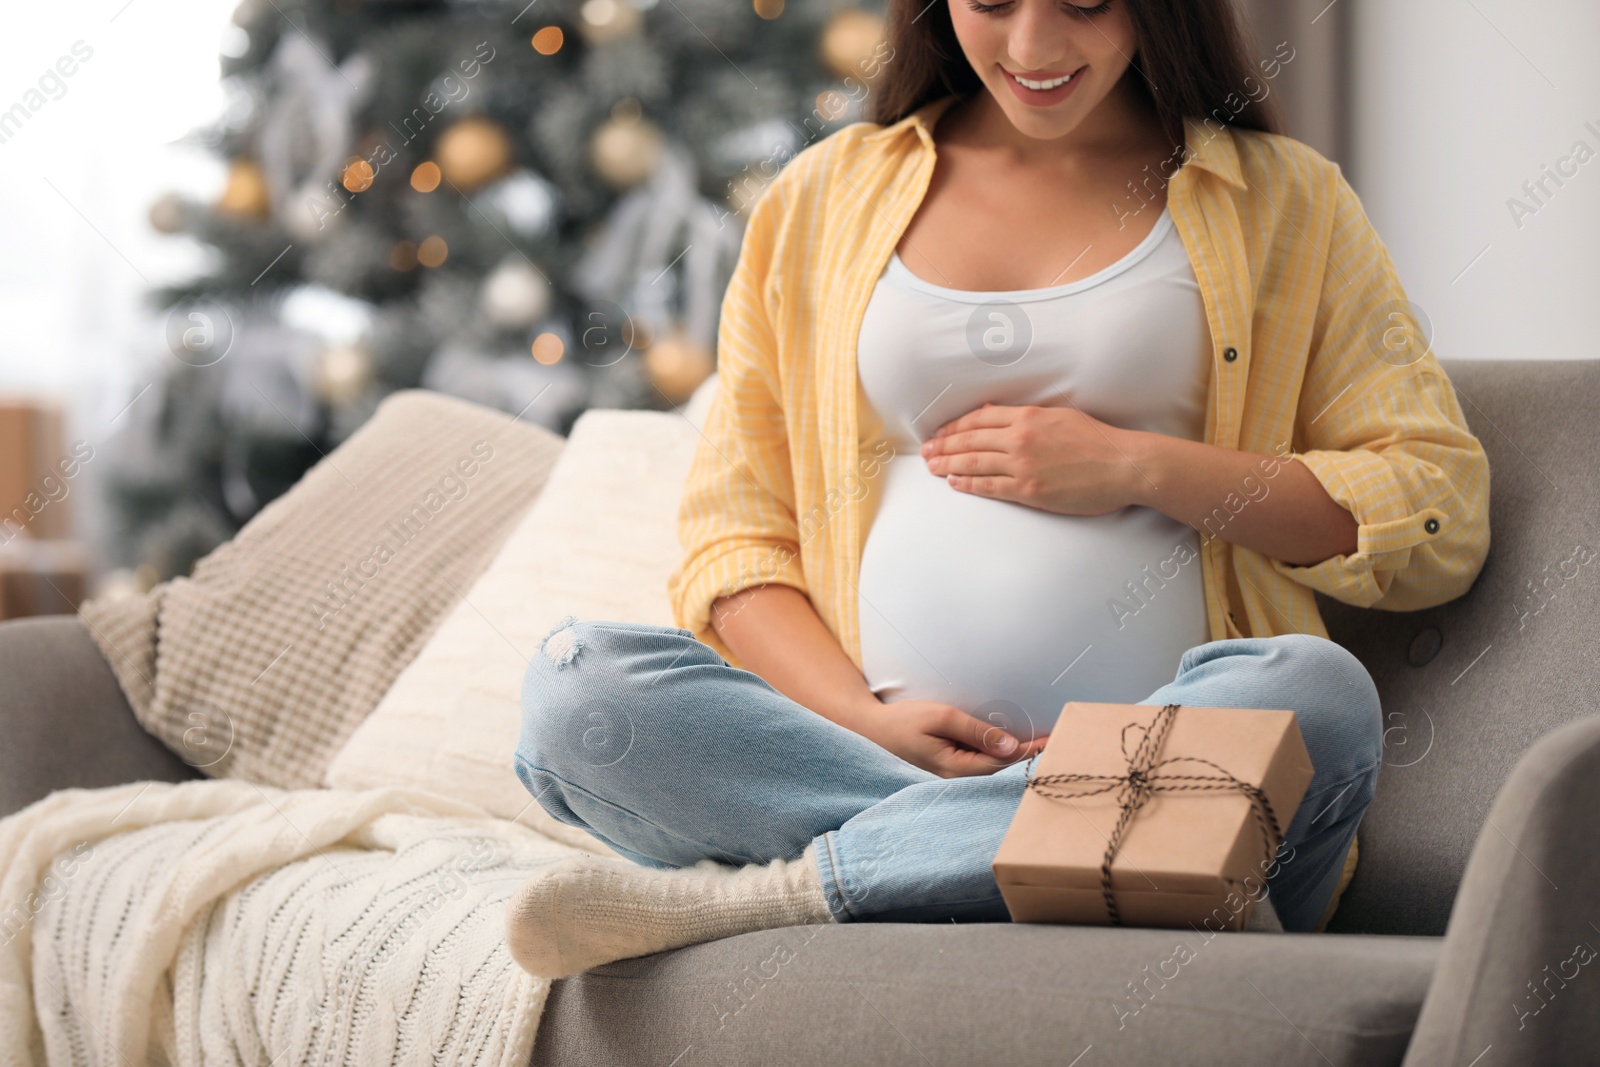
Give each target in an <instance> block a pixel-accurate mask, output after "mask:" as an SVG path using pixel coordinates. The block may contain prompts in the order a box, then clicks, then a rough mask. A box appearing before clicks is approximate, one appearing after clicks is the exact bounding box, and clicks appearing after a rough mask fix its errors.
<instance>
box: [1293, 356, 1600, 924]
mask: <svg viewBox="0 0 1600 1067" xmlns="http://www.w3.org/2000/svg"><path fill="white" fill-rule="evenodd" d="M1443 366H1444V367H1445V370H1446V373H1447V374H1448V375H1449V376H1450V379H1451V382H1452V383H1453V384H1454V385H1455V387H1456V394H1457V395H1458V396H1459V397H1460V399H1461V407H1462V410H1463V411H1464V412H1465V414H1466V417H1467V422H1468V423H1469V425H1470V426H1471V429H1472V432H1473V433H1474V434H1476V435H1477V436H1478V438H1479V440H1481V441H1482V442H1483V446H1484V450H1485V451H1486V452H1487V453H1488V456H1489V467H1490V476H1491V479H1492V490H1491V492H1490V495H1489V496H1490V515H1489V528H1490V534H1491V538H1492V543H1491V546H1490V549H1489V557H1488V560H1487V561H1486V562H1485V564H1484V568H1483V571H1482V572H1481V573H1480V574H1479V575H1478V578H1477V581H1476V582H1475V583H1474V584H1473V586H1472V588H1471V589H1470V590H1469V591H1468V592H1467V593H1466V594H1465V595H1464V596H1462V597H1459V598H1457V599H1456V600H1454V601H1451V602H1450V603H1448V604H1443V605H1440V606H1439V607H1436V608H1429V609H1427V610H1424V611H1416V612H1386V611H1373V610H1366V609H1359V608H1352V607H1350V606H1348V605H1345V604H1341V603H1338V602H1337V601H1334V600H1331V599H1328V598H1325V597H1321V596H1319V597H1318V606H1319V607H1320V608H1321V611H1322V617H1323V619H1324V620H1325V621H1326V623H1327V626H1328V630H1329V634H1330V636H1331V637H1332V638H1333V639H1334V640H1335V641H1337V642H1339V643H1340V644H1341V645H1343V646H1345V647H1346V648H1348V649H1349V650H1350V651H1351V652H1353V653H1354V654H1355V655H1356V657H1357V658H1359V659H1360V660H1361V662H1362V663H1363V664H1365V665H1366V667H1367V670H1368V671H1370V672H1371V674H1372V677H1373V680H1374V682H1376V683H1377V687H1378V693H1379V695H1380V697H1381V699H1382V702H1383V707H1384V715H1385V724H1386V730H1385V735H1384V766H1383V768H1382V770H1381V771H1380V772H1379V776H1378V791H1377V796H1376V797H1375V799H1374V800H1373V803H1372V807H1371V808H1369V809H1368V811H1367V815H1366V817H1365V819H1364V820H1363V821H1362V824H1361V863H1360V866H1359V867H1358V868H1357V870H1356V874H1355V879H1354V880H1353V881H1352V882H1351V884H1350V888H1349V890H1348V891H1347V892H1346V894H1345V896H1344V899H1343V901H1342V902H1341V904H1340V906H1339V910H1338V912H1337V913H1336V914H1335V915H1334V918H1333V922H1332V924H1331V925H1330V927H1329V929H1330V930H1334V931H1370V932H1378V933H1404V934H1442V933H1443V932H1444V928H1445V924H1446V922H1447V920H1448V919H1449V916H1450V908H1451V904H1452V902H1453V900H1454V898H1455V891H1456V887H1457V886H1458V885H1459V884H1460V882H1461V875H1462V871H1463V870H1464V869H1465V867H1466V862H1467V856H1468V854H1469V853H1470V852H1471V850H1472V846H1473V843H1474V842H1475V841H1476V840H1477V837H1478V833H1479V831H1480V830H1481V829H1483V827H1484V819H1485V816H1486V813H1487V812H1488V810H1489V804H1490V802H1491V801H1492V800H1493V799H1494V797H1495V794H1496V793H1497V792H1498V791H1499V789H1500V786H1501V785H1502V784H1503V783H1504V782H1505V780H1506V776H1507V775H1508V774H1510V772H1511V768H1512V766H1513V765H1514V764H1515V763H1516V761H1517V759H1518V757H1520V756H1521V755H1522V753H1523V752H1524V751H1526V750H1527V749H1528V747H1529V746H1530V745H1531V744H1533V742H1534V741H1536V740H1537V739H1538V738H1540V737H1541V736H1543V735H1544V734H1546V733H1549V732H1550V731H1551V730H1553V729H1555V728H1556V727H1558V726H1561V725H1562V724H1564V723H1567V722H1570V721H1572V720H1574V719H1578V718H1582V717H1584V716H1588V715H1592V714H1594V713H1595V710H1596V707H1597V699H1600V658H1597V657H1596V656H1595V655H1594V643H1595V637H1594V635H1595V634H1596V633H1597V632H1600V530H1597V529H1596V525H1595V514H1596V507H1597V505H1600V499H1597V497H1596V492H1595V481H1594V474H1593V472H1594V470H1595V468H1596V466H1600V437H1597V436H1596V434H1595V432H1594V425H1593V423H1594V412H1595V411H1596V410H1597V409H1600V361H1596V360H1584V361H1557V360H1514V361H1513V360H1506V361H1494V362H1473V361H1468V360H1456V361H1450V360H1446V361H1444V362H1443Z"/></svg>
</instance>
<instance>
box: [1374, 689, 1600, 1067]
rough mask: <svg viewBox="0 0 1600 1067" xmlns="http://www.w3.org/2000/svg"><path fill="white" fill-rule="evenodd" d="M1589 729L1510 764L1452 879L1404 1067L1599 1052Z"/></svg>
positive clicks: (1598, 915)
mask: <svg viewBox="0 0 1600 1067" xmlns="http://www.w3.org/2000/svg"><path fill="white" fill-rule="evenodd" d="M1597 821H1600V717H1595V718H1588V719H1581V720H1579V721H1577V722H1574V723H1570V724H1568V725H1566V726H1563V727H1561V728H1560V729H1558V730H1554V731H1552V732H1550V733H1549V734H1546V735H1545V736H1544V737H1543V738H1541V739H1540V740H1539V741H1538V742H1537V743H1536V744H1535V745H1534V746H1533V747H1532V748H1530V749H1529V750H1528V751H1527V753H1526V754H1524V755H1523V757H1522V759H1521V760H1520V761H1519V762H1518V763H1517V765H1516V768H1515V769H1514V770H1513V771H1512V773H1511V776H1510V777H1509V778H1508V779H1507V780H1506V783H1505V785H1504V786H1503V787H1502V788H1501V790H1500V793H1499V795H1498V796H1497V797H1496V798H1495V801H1494V804H1493V805H1492V806H1491V807H1490V809H1489V814H1488V818H1487V820H1486V821H1485V823H1484V826H1483V829H1482V831H1481V832H1480V833H1479V834H1478V840H1477V843H1476V844H1475V845H1474V846H1473V849H1472V855H1471V857H1470V858H1469V859H1468V861H1467V869H1466V872H1465V874H1464V875H1463V877H1462V882H1461V889H1460V892H1459V893H1458V894H1457V896H1456V902H1455V908H1454V910H1453V911H1452V912H1451V914H1450V924H1449V926H1448V928H1447V929H1446V931H1445V940H1444V946H1443V948H1442V950H1441V953H1440V956H1439V965H1438V968H1437V970H1436V971H1435V972H1434V980H1433V984H1432V985H1431V986H1430V987H1429V990H1428V998H1427V1000H1426V1001H1425V1002H1424V1003H1423V1008H1422V1012H1421V1014H1420V1015H1419V1016H1418V1019H1417V1028H1416V1031H1415V1034H1414V1036H1413V1038H1412V1041H1411V1045H1410V1047H1409V1049H1408V1051H1407V1054H1406V1058H1405V1067H1434V1065H1439V1067H1443V1065H1446V1064H1450V1065H1462V1064H1468V1063H1474V1062H1477V1061H1476V1058H1477V1057H1480V1056H1483V1054H1484V1052H1485V1050H1487V1049H1489V1048H1490V1047H1491V1046H1492V1047H1493V1049H1494V1051H1493V1054H1492V1055H1491V1056H1488V1057H1485V1058H1484V1059H1483V1061H1482V1062H1483V1067H1487V1065H1488V1064H1490V1063H1496V1064H1500V1063H1540V1064H1558V1063H1579V1062H1584V1063H1587V1062H1591V1059H1590V1057H1592V1056H1593V1054H1594V1049H1595V1048H1597V1047H1600V1012H1597V1011H1596V1010H1595V1005H1596V1003H1597V1002H1600V955H1597V952H1600V926H1597V925H1596V923H1600V848H1596V847H1595V843H1594V827H1595V824H1596V822H1597Z"/></svg>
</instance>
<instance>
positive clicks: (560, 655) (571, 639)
mask: <svg viewBox="0 0 1600 1067" xmlns="http://www.w3.org/2000/svg"><path fill="white" fill-rule="evenodd" d="M577 621H578V620H577V617H576V616H573V615H568V616H567V617H566V618H564V619H562V620H561V621H560V622H559V623H557V624H556V627H555V629H553V630H551V631H550V632H549V633H547V634H545V636H544V641H543V642H542V643H541V644H540V645H539V651H541V652H543V653H544V657H545V659H548V660H549V661H550V662H551V663H553V664H555V666H556V669H557V670H560V669H561V668H562V667H565V666H566V665H567V664H569V663H571V662H572V659H573V657H574V656H576V655H577V654H578V650H579V649H581V648H582V647H583V639H582V638H580V637H579V636H578V634H577V632H576V631H575V630H573V628H572V624H573V623H575V622H577Z"/></svg>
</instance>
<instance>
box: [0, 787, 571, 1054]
mask: <svg viewBox="0 0 1600 1067" xmlns="http://www.w3.org/2000/svg"><path fill="white" fill-rule="evenodd" d="M581 851H582V850H580V849H579V848H577V847H575V846H574V845H572V844H569V843H565V842H561V841H557V840H554V839H553V838H551V837H548V836H545V835H543V834H540V833H539V832H537V831H535V830H532V829H529V828H527V827H525V826H521V825H519V824H516V823H513V822H510V821H507V820H503V819H496V818H492V817H489V816H487V815H485V814H484V813H483V811H482V810H481V809H479V808H476V807H473V806H471V805H467V804H462V803H459V802H456V801H452V800H448V799H445V798H442V797H439V796H436V795H433V794H428V793H422V792H416V791H412V790H403V789H379V790H367V791H363V792H343V791H337V790H296V791H282V790H277V789H272V788H268V787H262V786H257V785H254V784H252V783H248V782H243V781H238V780H226V781H198V782H190V783H185V784H182V785H166V784H160V783H135V784H133V785H127V786H118V787H115V788H111V789H101V790H65V791H62V792H58V793H56V794H54V795H52V796H50V797H47V798H46V799H44V800H41V801H39V802H38V803H36V804H34V805H33V806H31V807H29V808H27V809H25V810H23V811H21V812H18V813H17V814H15V815H13V816H11V817H10V818H8V819H5V820H3V821H0V1065H4V1067H21V1065H24V1064H43V1063H45V1062H46V1061H48V1062H49V1063H51V1064H54V1065H67V1064H73V1065H76V1064H96V1065H101V1064H103V1065H108V1067H109V1065H119V1067H125V1065H128V1064H134V1063H146V1062H156V1063H160V1062H166V1063H171V1064H178V1065H183V1067H187V1065H198V1064H201V1063H205V1064H208V1065H209V1064H256V1065H262V1067H266V1065H269V1064H402V1063H407V1064H409V1063H428V1064H432V1063H441V1062H442V1063H452V1064H494V1065H499V1067H521V1065H523V1064H526V1063H527V1062H528V1061H529V1056H530V1054H531V1051H532V1046H533V1038H534V1033H535V1031H536V1030H537V1028H538V1024H539V1017H540V1014H541V1012H542V1010H543V1007H544V1000H545V996H546V994H547V992H548V990H549V982H548V981H546V980H544V979H538V978H534V977H532V976H531V975H529V974H527V973H526V972H524V971H522V970H521V969H520V968H519V967H517V965H516V964H515V962H514V961H513V960H512V958H511V956H510V954H509V952H508V950H507V947H506V940H505V909H506V901H507V899H508V898H509V897H510V896H511V895H512V893H513V892H514V890H515V889H516V888H517V886H518V885H520V884H521V883H522V882H524V881H525V880H527V878H528V877H529V876H530V874H531V873H532V872H533V871H535V870H537V869H538V868H540V867H541V866H543V865H544V864H547V863H550V862H552V861H553V860H556V859H559V858H561V857H564V856H572V855H576V854H579V853H580V852H581Z"/></svg>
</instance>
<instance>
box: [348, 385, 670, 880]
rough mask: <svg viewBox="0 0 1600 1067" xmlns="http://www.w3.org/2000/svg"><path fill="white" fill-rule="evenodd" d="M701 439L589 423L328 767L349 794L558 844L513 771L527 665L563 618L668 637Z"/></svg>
mask: <svg viewBox="0 0 1600 1067" xmlns="http://www.w3.org/2000/svg"><path fill="white" fill-rule="evenodd" d="M697 439H698V437H697V434H696V432H695V427H694V425H693V424H692V422H691V421H689V420H688V419H686V418H685V417H684V416H683V415H681V414H679V413H675V412H664V411H617V410H603V409H602V410H590V411H586V412H584V413H583V415H582V416H580V417H579V419H578V421H577V423H576V424H575V425H574V426H573V427H572V432H571V434H570V435H569V437H568V439H567V445H566V448H565V450H564V451H563V452H562V454H561V458H560V460H559V461H558V462H557V463H556V465H555V467H554V469H553V470H552V471H551V473H550V480H549V482H548V484H547V485H546V486H545V488H544V490H543V492H542V493H541V494H540V496H539V500H538V502H537V503H535V504H534V505H533V507H532V508H530V509H529V510H528V512H527V514H526V515H525V516H523V518H522V520H521V522H519V523H518V524H517V527H516V529H515V530H513V531H512V533H511V534H510V536H509V537H507V539H506V542H505V545H504V547H503V548H502V549H501V551H500V552H499V554H498V555H496V556H495V558H494V560H493V561H492V562H491V563H490V564H489V566H488V567H487V569H485V570H484V572H483V574H482V575H481V576H479V578H478V580H477V581H476V582H475V583H474V584H473V585H472V587H471V588H470V589H468V590H465V596H464V598H463V599H462V601H461V602H460V603H459V604H457V605H456V607H455V609H454V610H453V611H452V612H451V613H450V615H449V617H448V618H446V619H445V621H444V623H443V624H442V625H440V627H439V629H438V632H436V633H435V634H434V635H433V637H432V638H431V639H430V640H429V641H428V643H427V645H426V646H425V647H424V648H423V649H422V651H421V652H420V653H418V655H417V657H416V659H415V660H413V661H412V663H411V664H410V665H409V666H408V667H407V668H406V669H405V670H404V671H403V672H402V673H401V675H400V677H399V678H398V679H397V680H396V681H395V684H394V686H393V688H391V689H390V690H389V692H388V693H387V694H385V696H384V698H383V700H382V701H381V702H379V704H378V707H377V708H376V710H374V711H373V713H372V715H371V716H370V717H368V718H367V720H366V721H365V722H364V723H362V724H361V727H360V728H359V729H358V730H356V732H355V733H354V734H353V735H352V736H351V738H350V740H349V742H348V743H347V744H346V745H345V746H344V747H343V748H342V749H341V750H340V751H339V753H338V754H337V756H336V757H335V758H334V760H333V762H332V763H331V764H330V766H329V768H328V773H327V784H328V785H330V786H334V787H336V788H342V789H367V788H374V787H379V786H386V785H409V786H413V787H416V788H422V789H427V790H430V791H432V792H436V793H443V794H445V795H447V796H450V797H454V798H456V799H458V800H466V801H470V802H472V803H474V804H477V805H479V806H480V807H482V808H484V809H485V810H487V811H489V812H492V813H493V814H495V815H499V816H501V817H502V818H508V819H510V818H520V819H521V820H522V821H523V822H526V823H528V824H530V825H533V826H534V827H535V828H537V829H539V830H541V831H543V832H545V833H548V834H550V835H551V836H554V837H557V838H558V839H561V840H574V838H575V837H581V839H582V842H577V841H574V843H583V844H584V846H585V847H592V848H594V849H595V850H596V851H602V852H605V853H609V852H610V850H609V849H607V848H606V847H605V846H604V845H601V844H600V843H599V842H598V841H596V840H595V839H593V838H591V837H589V835H588V834H586V833H583V832H582V831H580V830H576V829H574V828H572V827H569V826H566V825H564V824H562V823H558V822H556V821H555V820H554V819H552V818H550V817H549V816H548V815H546V814H545V812H544V809H542V808H540V807H539V806H538V805H536V804H534V803H532V798H530V797H529V796H528V791H527V789H526V788H525V787H524V786H523V785H522V782H521V781H520V780H519V779H518V778H517V775H516V772H515V771H514V770H513V769H512V767H513V765H512V758H511V757H512V753H513V752H514V751H515V750H516V746H517V735H518V733H519V731H520V730H521V725H522V712H521V708H522V703H521V691H522V679H523V676H524V675H525V674H526V673H527V670H528V657H529V656H531V655H533V654H534V652H535V650H536V649H537V648H538V647H539V641H540V639H541V638H543V637H544V635H545V634H547V633H549V632H550V630H551V629H552V628H554V626H555V625H556V624H557V623H558V622H560V621H561V619H562V618H563V616H566V615H576V616H578V617H579V618H600V619H612V620H617V621H622V622H642V623H656V624H660V625H666V626H671V625H672V624H673V621H672V605H671V603H670V601H669V600H668V598H667V574H668V572H670V571H671V569H672V567H673V565H674V564H675V563H676V562H677V561H678V558H679V556H680V555H681V554H682V551H683V549H682V546H680V545H679V543H678V538H677V532H676V523H675V518H676V515H677V508H678V499H679V497H680V496H681V495H682V489H683V481H684V478H685V476H686V475H687V473H688V469H689V463H690V461H691V459H692V458H693V455H694V443H695V441H696V440H697Z"/></svg>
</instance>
